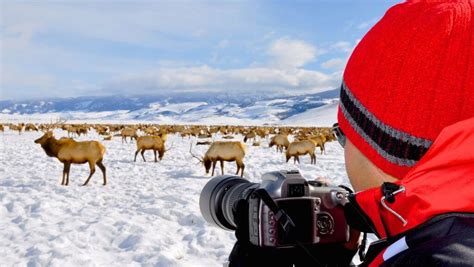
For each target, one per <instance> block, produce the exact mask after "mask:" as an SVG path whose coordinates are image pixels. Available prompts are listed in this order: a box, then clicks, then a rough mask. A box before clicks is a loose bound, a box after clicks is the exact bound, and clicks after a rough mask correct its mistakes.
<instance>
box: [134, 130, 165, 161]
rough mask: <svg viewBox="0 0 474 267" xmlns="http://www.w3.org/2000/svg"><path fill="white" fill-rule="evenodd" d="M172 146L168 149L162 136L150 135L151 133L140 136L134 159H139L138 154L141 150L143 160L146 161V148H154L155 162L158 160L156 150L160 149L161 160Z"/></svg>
mask: <svg viewBox="0 0 474 267" xmlns="http://www.w3.org/2000/svg"><path fill="white" fill-rule="evenodd" d="M170 149H171V148H168V149H166V148H165V141H164V140H163V139H161V137H160V136H150V135H145V136H140V137H138V139H137V151H136V152H135V159H134V161H137V155H138V153H139V152H140V151H141V154H142V158H143V161H146V159H145V155H144V154H145V151H146V150H153V154H155V162H158V160H157V158H156V152H157V151H158V154H159V157H160V160H162V159H163V156H164V155H165V152H166V151H168V150H170Z"/></svg>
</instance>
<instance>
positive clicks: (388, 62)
mask: <svg viewBox="0 0 474 267" xmlns="http://www.w3.org/2000/svg"><path fill="white" fill-rule="evenodd" d="M338 123H339V125H336V126H335V128H334V130H335V132H336V134H337V136H338V140H339V142H340V143H341V145H343V147H344V152H345V163H346V170H347V174H348V176H349V179H350V181H351V183H352V185H353V188H354V189H355V191H356V192H357V193H356V194H353V195H351V196H350V197H349V202H348V203H347V204H346V205H345V206H344V209H345V216H346V219H347V221H348V223H349V224H350V225H351V226H352V227H353V229H356V230H359V231H362V232H369V233H374V234H375V235H377V236H378V237H379V238H380V240H379V241H376V242H374V244H371V245H370V246H369V249H368V251H367V255H366V257H365V260H364V261H363V265H370V266H379V265H382V266H472V264H473V263H474V214H473V213H474V4H473V3H472V1H408V2H405V3H402V4H398V5H396V6H394V7H392V8H391V9H390V10H388V12H387V13H386V14H385V16H384V17H383V18H382V19H381V20H380V21H379V22H378V23H377V24H376V25H375V26H374V27H373V28H372V29H371V30H370V31H369V32H368V33H367V35H366V36H365V37H364V38H363V39H362V40H361V41H360V43H359V44H358V45H357V47H356V48H355V50H354V52H353V53H352V55H351V57H350V59H349V61H348V63H347V66H346V69H345V72H344V76H343V82H342V86H341V95H340V105H339V110H338ZM247 208H248V204H246V203H245V201H243V200H241V201H239V202H238V204H237V205H236V206H235V210H234V212H235V215H234V216H235V217H236V222H237V231H236V236H237V239H238V242H237V243H236V245H235V247H234V249H233V251H232V254H231V256H230V258H229V261H230V266H292V265H293V264H294V265H296V266H318V265H317V264H320V265H329V266H347V265H349V264H350V262H351V259H352V256H353V255H355V253H356V250H357V240H358V234H357V233H356V231H352V234H351V241H349V242H348V243H345V244H329V245H314V246H311V247H310V248H307V249H306V250H303V249H289V250H285V249H277V248H262V247H257V246H254V245H252V244H250V242H249V241H248V226H247V225H248V222H247V221H246V220H248V218H247V217H246V215H247V214H248V213H247ZM314 259H316V261H317V262H318V263H315V262H314Z"/></svg>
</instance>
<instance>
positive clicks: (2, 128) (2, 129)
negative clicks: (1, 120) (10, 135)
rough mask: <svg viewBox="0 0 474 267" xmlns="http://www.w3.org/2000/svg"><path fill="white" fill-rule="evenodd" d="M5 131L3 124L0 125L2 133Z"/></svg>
mask: <svg viewBox="0 0 474 267" xmlns="http://www.w3.org/2000/svg"><path fill="white" fill-rule="evenodd" d="M4 131H5V128H4V127H3V124H0V132H2V133H3V132H4Z"/></svg>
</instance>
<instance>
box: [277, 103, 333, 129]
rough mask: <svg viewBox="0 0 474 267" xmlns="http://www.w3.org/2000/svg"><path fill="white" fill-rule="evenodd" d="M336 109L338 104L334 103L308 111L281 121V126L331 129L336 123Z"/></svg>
mask: <svg viewBox="0 0 474 267" xmlns="http://www.w3.org/2000/svg"><path fill="white" fill-rule="evenodd" d="M337 107H338V102H337V101H334V102H332V103H329V104H327V105H324V106H321V107H318V108H313V109H309V110H306V111H305V112H302V113H300V114H297V115H294V116H291V117H289V118H286V119H284V120H282V121H281V124H286V125H297V126H298V125H299V126H311V125H312V126H314V125H318V126H326V127H331V126H332V125H333V124H334V123H335V122H337Z"/></svg>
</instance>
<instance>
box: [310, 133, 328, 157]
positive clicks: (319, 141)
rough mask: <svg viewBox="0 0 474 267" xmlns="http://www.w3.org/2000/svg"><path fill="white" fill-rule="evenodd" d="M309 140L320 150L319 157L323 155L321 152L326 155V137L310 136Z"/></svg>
mask: <svg viewBox="0 0 474 267" xmlns="http://www.w3.org/2000/svg"><path fill="white" fill-rule="evenodd" d="M309 140H311V141H313V143H314V144H315V145H316V147H319V148H320V149H321V155H322V154H323V152H324V153H326V148H325V144H326V137H325V136H324V135H322V134H320V135H317V136H311V137H310V138H309Z"/></svg>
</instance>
